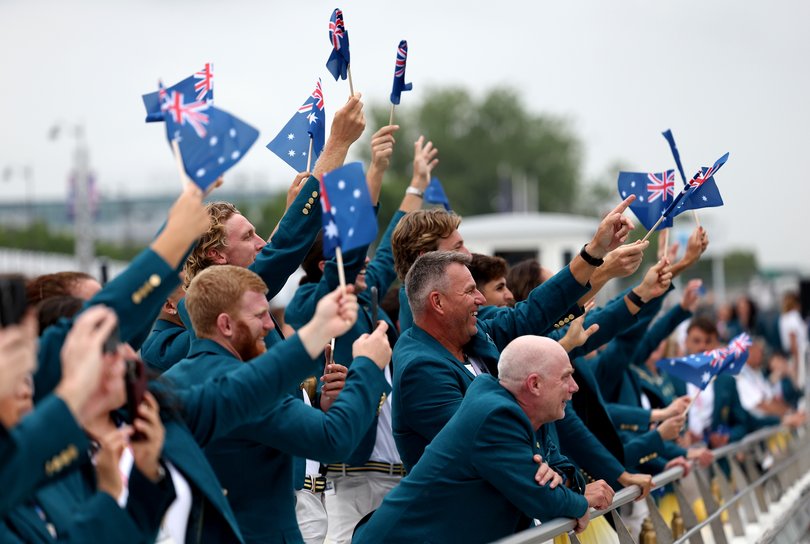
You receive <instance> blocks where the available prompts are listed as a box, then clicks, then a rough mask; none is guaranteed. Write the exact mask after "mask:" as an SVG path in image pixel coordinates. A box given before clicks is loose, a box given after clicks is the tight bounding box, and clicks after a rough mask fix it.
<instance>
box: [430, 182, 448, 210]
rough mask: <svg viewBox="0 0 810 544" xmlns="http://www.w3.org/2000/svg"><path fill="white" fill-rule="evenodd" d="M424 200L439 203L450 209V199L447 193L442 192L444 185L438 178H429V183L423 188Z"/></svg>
mask: <svg viewBox="0 0 810 544" xmlns="http://www.w3.org/2000/svg"><path fill="white" fill-rule="evenodd" d="M425 202H427V203H429V204H441V205H442V206H444V209H445V210H447V211H448V212H449V211H450V201H449V200H448V199H447V194H446V193H445V192H444V187H442V184H441V182H440V181H439V178H437V177H432V178H430V183H428V186H427V188H426V189H425Z"/></svg>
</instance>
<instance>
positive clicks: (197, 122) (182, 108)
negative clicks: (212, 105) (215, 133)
mask: <svg viewBox="0 0 810 544" xmlns="http://www.w3.org/2000/svg"><path fill="white" fill-rule="evenodd" d="M164 92H165V91H164ZM208 107H209V104H208V103H207V102H200V101H194V102H184V101H183V93H181V92H179V91H172V92H171V94H169V95H168V98H167V100H166V102H165V111H166V113H167V114H168V115H170V116H171V118H172V121H174V123H176V124H178V125H180V126H183V125H185V124H186V121H188V124H189V125H191V127H192V128H193V129H194V132H196V133H197V136H199V137H200V138H205V135H206V130H205V126H206V125H207V124H208V115H207V114H205V113H203V112H204V111H205V110H207V109H208ZM161 109H163V106H162V107H161Z"/></svg>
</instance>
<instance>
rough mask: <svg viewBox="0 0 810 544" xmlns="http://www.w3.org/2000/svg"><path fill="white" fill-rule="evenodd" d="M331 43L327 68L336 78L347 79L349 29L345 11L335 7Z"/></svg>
mask: <svg viewBox="0 0 810 544" xmlns="http://www.w3.org/2000/svg"><path fill="white" fill-rule="evenodd" d="M329 43H331V44H332V53H331V54H330V55H329V59H328V60H327V61H326V69H327V70H329V73H330V74H332V77H334V78H335V81H337V80H338V79H346V77H347V76H348V73H349V63H350V62H351V56H350V54H349V31H348V30H346V25H345V23H344V22H343V12H342V11H340V10H339V9H335V11H333V12H332V17H331V18H330V19H329Z"/></svg>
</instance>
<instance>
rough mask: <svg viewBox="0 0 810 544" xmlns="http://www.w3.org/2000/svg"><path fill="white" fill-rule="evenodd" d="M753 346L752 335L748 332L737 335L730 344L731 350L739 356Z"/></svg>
mask: <svg viewBox="0 0 810 544" xmlns="http://www.w3.org/2000/svg"><path fill="white" fill-rule="evenodd" d="M750 347H751V337H750V336H748V334H746V333H742V334H740V335H739V336H735V337H734V338H733V339H732V340H731V342H730V343H729V345H728V348H729V350H730V351H731V352H732V353H733V354H734V355H735V356H736V357H739V356H740V355H742V354H743V353H745V352H746V351H748V348H750Z"/></svg>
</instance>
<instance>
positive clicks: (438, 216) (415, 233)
mask: <svg viewBox="0 0 810 544" xmlns="http://www.w3.org/2000/svg"><path fill="white" fill-rule="evenodd" d="M460 224H461V217H460V216H458V215H456V214H455V213H453V212H446V211H444V210H442V209H440V208H437V209H430V210H417V211H415V212H411V213H409V214H407V215H406V216H405V217H403V218H402V219H401V220H400V222H399V224H398V225H397V226H396V228H395V229H394V232H393V234H392V235H391V249H392V250H393V252H394V270H396V272H397V276H399V279H400V280H402V281H405V276H406V275H407V274H408V270H409V269H410V268H411V266H412V265H413V263H414V262H416V259H417V258H418V257H419V255H421V254H422V253H427V252H428V251H436V250H437V249H438V248H439V240H441V239H442V238H447V237H448V236H450V235H451V234H453V231H455V230H456V229H457V228H458V226H459V225H460Z"/></svg>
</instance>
